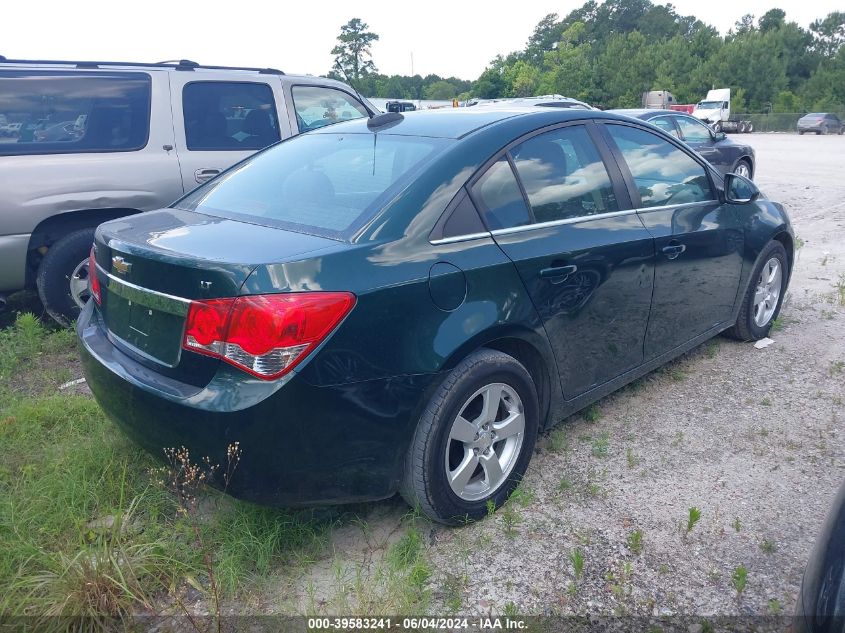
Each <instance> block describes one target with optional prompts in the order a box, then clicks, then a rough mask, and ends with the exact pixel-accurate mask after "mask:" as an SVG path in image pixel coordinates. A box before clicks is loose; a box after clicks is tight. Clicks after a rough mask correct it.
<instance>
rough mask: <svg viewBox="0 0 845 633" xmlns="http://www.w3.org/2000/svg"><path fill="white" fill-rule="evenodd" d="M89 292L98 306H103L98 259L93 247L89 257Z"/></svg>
mask: <svg viewBox="0 0 845 633" xmlns="http://www.w3.org/2000/svg"><path fill="white" fill-rule="evenodd" d="M88 290H89V291H90V292H91V296H92V297H94V301H96V302H97V305H100V304H102V302H103V298H102V295H101V293H100V278H99V277H98V276H97V258H96V256H95V255H94V247H93V246H92V247H91V252H90V253H89V255H88Z"/></svg>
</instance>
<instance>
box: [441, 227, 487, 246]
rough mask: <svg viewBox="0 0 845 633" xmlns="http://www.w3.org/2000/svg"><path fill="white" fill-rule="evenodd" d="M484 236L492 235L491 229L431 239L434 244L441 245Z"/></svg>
mask: <svg viewBox="0 0 845 633" xmlns="http://www.w3.org/2000/svg"><path fill="white" fill-rule="evenodd" d="M482 237H492V234H491V233H490V231H482V232H481V233H467V234H466V235H453V236H451V237H441V238H438V239H436V240H429V244H431V245H432V246H439V245H441V244H454V243H455V242H468V241H470V240H479V239H481V238H482Z"/></svg>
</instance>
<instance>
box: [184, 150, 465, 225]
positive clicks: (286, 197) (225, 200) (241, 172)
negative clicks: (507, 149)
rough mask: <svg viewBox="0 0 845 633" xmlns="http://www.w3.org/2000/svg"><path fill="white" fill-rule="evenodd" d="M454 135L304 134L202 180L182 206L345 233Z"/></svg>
mask: <svg viewBox="0 0 845 633" xmlns="http://www.w3.org/2000/svg"><path fill="white" fill-rule="evenodd" d="M450 142H452V141H450V140H449V139H440V138H425V137H413V136H391V135H386V134H380V135H378V137H377V138H376V136H375V135H373V134H348V135H341V134H306V135H303V136H296V137H294V138H292V139H289V140H287V141H285V142H284V143H280V144H279V145H277V146H276V147H273V148H271V149H269V150H267V151H266V152H262V153H260V154H257V155H256V156H254V157H252V158H251V159H249V160H247V161H246V162H244V163H241V164H240V165H238V166H237V167H235V168H233V169H231V170H230V171H228V172H226V173H225V174H224V175H222V176H220V177H219V178H216V179H215V180H214V181H213V182H211V183H209V184H207V185H204V186H202V187H199V188H198V189H195V190H194V191H193V192H191V193H190V194H189V195H187V196H186V197H184V198H182V199H181V200H180V201H178V202H177V203H176V205H175V206H176V207H178V208H181V209H189V210H193V211H197V212H199V213H205V214H207V215H212V216H221V217H231V218H234V219H245V220H247V221H250V222H253V223H256V224H263V225H266V226H279V227H281V228H288V229H291V230H299V231H301V232H304V233H312V234H316V235H324V236H326V237H333V238H338V239H345V238H346V237H347V236H348V235H349V234H350V232H351V231H353V230H354V229H355V228H357V227H359V226H361V225H362V224H363V223H364V222H365V221H366V220H367V219H369V218H370V217H372V215H373V214H375V213H376V212H377V211H378V210H380V209H381V207H382V206H383V205H384V204H385V203H386V202H388V201H389V200H391V199H392V196H393V195H395V191H397V190H398V188H399V187H401V186H402V185H403V184H404V183H405V182H406V181H407V180H408V178H409V177H410V175H412V174H414V173H417V172H418V170H419V168H420V166H421V165H422V164H423V163H425V162H427V161H428V160H430V159H431V157H433V156H434V155H435V154H436V153H437V152H438V151H439V150H440V149H441V148H443V147H445V146H446V145H447V144H449V143H450Z"/></svg>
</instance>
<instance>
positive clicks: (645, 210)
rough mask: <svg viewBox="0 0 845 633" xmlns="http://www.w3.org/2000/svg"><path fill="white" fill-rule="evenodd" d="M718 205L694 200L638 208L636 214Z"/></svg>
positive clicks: (714, 200) (713, 200)
mask: <svg viewBox="0 0 845 633" xmlns="http://www.w3.org/2000/svg"><path fill="white" fill-rule="evenodd" d="M713 203H716V204H719V201H718V200H716V199H713V198H711V199H710V200H696V201H695V202H680V203H678V204H662V205H660V206H658V207H640V208H638V209H636V212H637V213H650V212H652V211H666V210H667V209H677V208H678V207H699V206H704V205H705V204H713Z"/></svg>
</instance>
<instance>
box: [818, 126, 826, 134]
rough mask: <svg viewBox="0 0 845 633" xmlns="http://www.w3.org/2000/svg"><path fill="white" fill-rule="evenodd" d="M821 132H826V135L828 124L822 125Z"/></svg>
mask: <svg viewBox="0 0 845 633" xmlns="http://www.w3.org/2000/svg"><path fill="white" fill-rule="evenodd" d="M819 134H824V135H827V126H822V129H821V131H820V132H819Z"/></svg>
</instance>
